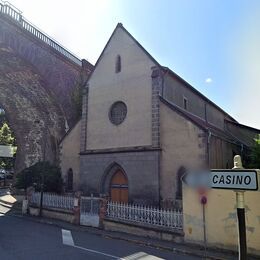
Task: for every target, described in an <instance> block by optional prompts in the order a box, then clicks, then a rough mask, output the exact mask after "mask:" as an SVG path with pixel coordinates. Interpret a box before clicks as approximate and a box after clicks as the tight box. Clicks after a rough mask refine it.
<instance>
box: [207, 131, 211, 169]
mask: <svg viewBox="0 0 260 260" xmlns="http://www.w3.org/2000/svg"><path fill="white" fill-rule="evenodd" d="M210 139H211V132H210V130H209V129H208V140H207V153H208V166H209V168H210Z"/></svg>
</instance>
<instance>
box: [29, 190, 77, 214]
mask: <svg viewBox="0 0 260 260" xmlns="http://www.w3.org/2000/svg"><path fill="white" fill-rule="evenodd" d="M40 200H41V193H40V192H34V193H33V194H32V196H31V198H30V204H34V205H36V206H38V207H39V206H40ZM42 205H43V207H45V208H61V209H68V210H72V209H73V207H74V197H71V196H61V195H56V194H52V193H44V194H43V201H42Z"/></svg>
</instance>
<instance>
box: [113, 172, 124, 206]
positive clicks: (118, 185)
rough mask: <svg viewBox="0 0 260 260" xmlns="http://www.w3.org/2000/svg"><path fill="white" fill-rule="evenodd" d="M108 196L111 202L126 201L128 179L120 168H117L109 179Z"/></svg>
mask: <svg viewBox="0 0 260 260" xmlns="http://www.w3.org/2000/svg"><path fill="white" fill-rule="evenodd" d="M110 197H111V201H113V202H121V203H128V181H127V178H126V176H125V175H124V173H123V172H122V171H121V170H117V171H116V172H115V173H114V175H113V177H112V179H111V183H110Z"/></svg>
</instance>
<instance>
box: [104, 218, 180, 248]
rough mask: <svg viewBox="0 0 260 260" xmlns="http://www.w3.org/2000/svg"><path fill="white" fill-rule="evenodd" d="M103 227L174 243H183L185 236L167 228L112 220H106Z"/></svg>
mask: <svg viewBox="0 0 260 260" xmlns="http://www.w3.org/2000/svg"><path fill="white" fill-rule="evenodd" d="M103 227H104V229H105V230H107V231H116V232H124V233H128V234H132V235H137V236H142V237H148V238H155V239H161V240H165V241H172V242H177V243H179V242H183V237H184V234H183V232H182V231H171V230H167V229H166V228H159V227H158V228H157V227H151V226H148V225H143V224H142V225H140V224H136V223H129V222H125V221H121V220H120V221H115V220H111V219H108V218H106V219H104V221H103Z"/></svg>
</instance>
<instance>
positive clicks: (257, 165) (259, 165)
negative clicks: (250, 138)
mask: <svg viewBox="0 0 260 260" xmlns="http://www.w3.org/2000/svg"><path fill="white" fill-rule="evenodd" d="M249 166H250V168H252V169H260V135H258V137H257V138H256V139H255V145H254V147H253V149H252V152H251V155H250V164H249Z"/></svg>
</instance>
